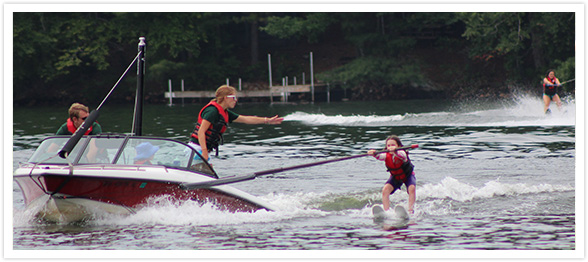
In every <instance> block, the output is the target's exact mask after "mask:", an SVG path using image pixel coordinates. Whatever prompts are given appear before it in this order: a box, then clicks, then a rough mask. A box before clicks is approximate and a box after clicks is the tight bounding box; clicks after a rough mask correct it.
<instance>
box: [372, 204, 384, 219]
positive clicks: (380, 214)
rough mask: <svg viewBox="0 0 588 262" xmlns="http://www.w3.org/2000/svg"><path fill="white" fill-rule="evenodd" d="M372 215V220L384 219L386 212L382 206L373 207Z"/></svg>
mask: <svg viewBox="0 0 588 262" xmlns="http://www.w3.org/2000/svg"><path fill="white" fill-rule="evenodd" d="M372 213H373V214H374V219H384V218H386V211H385V210H384V207H382V205H374V206H373V207H372Z"/></svg>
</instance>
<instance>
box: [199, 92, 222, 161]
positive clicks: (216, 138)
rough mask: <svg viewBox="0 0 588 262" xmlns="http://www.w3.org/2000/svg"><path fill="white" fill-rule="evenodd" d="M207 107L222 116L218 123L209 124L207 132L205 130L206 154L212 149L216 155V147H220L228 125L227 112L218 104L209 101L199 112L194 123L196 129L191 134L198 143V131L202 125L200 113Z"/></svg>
mask: <svg viewBox="0 0 588 262" xmlns="http://www.w3.org/2000/svg"><path fill="white" fill-rule="evenodd" d="M209 106H214V107H216V109H217V110H218V113H219V114H220V115H221V116H222V117H221V119H220V121H219V122H218V123H211V125H210V127H209V128H208V130H206V133H205V134H206V148H207V149H208V152H210V151H212V149H216V152H217V154H218V146H219V144H221V145H222V143H223V133H224V132H225V131H226V130H227V126H228V125H229V112H227V110H225V109H224V108H223V107H222V106H221V105H220V104H219V103H217V102H215V101H211V102H210V103H208V104H207V105H206V106H204V107H203V108H202V110H200V113H198V123H196V127H195V128H194V131H193V132H192V137H193V138H196V141H198V130H199V129H200V126H201V125H202V119H203V118H202V112H204V109H206V108H207V107H209Z"/></svg>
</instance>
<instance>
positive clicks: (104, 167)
mask: <svg viewBox="0 0 588 262" xmlns="http://www.w3.org/2000/svg"><path fill="white" fill-rule="evenodd" d="M139 40H140V42H139V52H138V54H137V56H136V57H135V59H134V60H133V62H132V63H131V65H129V67H128V68H127V71H125V73H124V74H123V76H121V79H122V77H124V75H125V74H126V73H127V72H128V71H129V69H130V68H131V66H132V65H133V64H134V63H135V62H137V67H138V70H137V71H138V80H137V82H138V85H137V87H138V88H137V98H136V100H135V116H134V120H133V130H131V133H129V134H101V135H95V136H84V133H85V131H86V130H87V129H88V127H89V126H91V125H92V123H93V122H94V121H95V120H96V119H97V118H98V116H99V113H98V112H99V110H100V108H101V107H102V105H103V104H104V102H105V101H106V100H107V99H108V97H109V95H110V94H111V93H112V92H113V91H114V89H115V88H116V86H117V85H118V83H119V82H120V79H119V81H118V82H117V83H116V84H115V86H114V87H113V88H112V90H111V91H110V93H109V94H108V95H107V96H106V98H105V99H104V101H102V103H101V104H100V106H98V107H97V109H96V110H94V111H92V112H91V113H90V115H89V116H88V118H87V119H86V120H85V121H84V123H83V124H82V125H81V126H80V127H79V128H78V129H77V130H76V132H75V133H74V134H73V135H72V136H71V137H70V136H55V137H48V138H46V139H44V140H43V141H42V142H41V144H40V145H39V147H38V148H37V149H36V150H35V152H34V153H33V155H32V156H31V158H30V159H29V160H28V161H26V162H24V163H19V167H18V168H17V169H16V170H15V171H14V179H15V181H16V183H17V184H18V185H19V187H20V188H21V190H22V193H23V195H24V200H25V204H26V206H27V209H29V210H31V211H32V212H34V213H35V215H36V216H37V217H39V218H40V219H43V220H46V221H49V222H58V223H70V222H77V221H84V220H91V219H94V218H97V217H100V216H104V215H107V214H115V215H128V214H133V213H135V212H136V211H137V209H140V208H142V207H145V206H148V205H150V204H152V203H153V201H155V200H156V199H160V198H167V199H169V200H170V201H197V202H199V203H202V204H205V203H209V204H213V205H214V206H216V207H218V208H219V209H221V210H227V211H230V212H255V211H257V210H263V209H265V210H269V211H273V210H275V207H273V206H272V205H271V204H270V203H267V202H266V201H263V200H261V199H259V198H257V197H255V196H253V195H251V194H248V193H246V192H243V191H241V190H238V189H236V188H234V187H231V186H229V185H226V184H229V183H233V182H239V181H243V180H248V179H253V178H254V177H255V175H253V176H244V177H243V176H241V177H233V178H231V177H229V178H222V179H219V176H218V174H217V173H216V172H215V171H214V169H213V168H212V166H211V165H210V164H209V163H208V162H207V161H205V160H202V156H201V155H200V154H199V153H198V151H196V150H194V149H193V148H192V147H191V146H190V145H188V144H186V143H183V142H181V141H177V140H174V139H168V138H159V137H147V136H142V135H141V134H142V131H141V118H142V100H143V95H142V94H143V92H142V90H143V75H142V74H143V72H144V70H145V69H144V65H143V62H144V49H145V48H144V47H145V39H144V38H140V39H139ZM235 178H236V179H235Z"/></svg>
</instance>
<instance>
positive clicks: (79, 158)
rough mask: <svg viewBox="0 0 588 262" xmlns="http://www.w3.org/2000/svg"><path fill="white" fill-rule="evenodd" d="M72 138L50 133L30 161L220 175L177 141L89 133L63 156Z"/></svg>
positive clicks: (189, 148) (193, 150)
mask: <svg viewBox="0 0 588 262" xmlns="http://www.w3.org/2000/svg"><path fill="white" fill-rule="evenodd" d="M69 138H70V136H51V137H47V138H45V139H43V141H41V144H40V145H39V147H38V148H37V149H36V150H35V152H34V153H33V155H32V156H31V157H30V159H29V160H28V161H27V163H30V164H36V165H40V164H44V165H47V164H50V165H69V164H71V165H74V166H79V165H96V164H100V165H124V166H164V167H166V168H176V169H183V170H189V171H192V172H198V173H203V174H204V175H207V176H210V177H213V178H218V175H217V174H216V172H215V171H214V169H213V168H212V166H211V165H210V163H208V162H207V161H206V160H203V159H202V155H201V154H200V153H199V152H198V151H196V150H195V149H194V148H192V147H191V146H189V145H188V144H187V143H183V142H181V141H178V140H174V139H170V138H162V137H148V136H133V135H124V134H99V135H89V136H84V137H82V139H80V141H79V142H78V143H77V144H76V146H75V147H74V148H73V150H72V151H71V153H70V154H69V155H68V156H67V157H66V158H65V159H63V158H61V157H59V155H58V154H57V153H58V152H59V150H60V149H61V148H62V147H63V145H65V143H67V141H68V140H69Z"/></svg>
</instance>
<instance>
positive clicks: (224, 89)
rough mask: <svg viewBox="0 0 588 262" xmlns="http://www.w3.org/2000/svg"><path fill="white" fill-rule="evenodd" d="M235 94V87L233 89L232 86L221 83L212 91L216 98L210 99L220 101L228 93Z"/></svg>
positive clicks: (228, 94)
mask: <svg viewBox="0 0 588 262" xmlns="http://www.w3.org/2000/svg"><path fill="white" fill-rule="evenodd" d="M236 94H237V89H235V88H234V87H232V86H228V85H222V86H220V87H219V88H218V89H216V92H215V93H214V96H215V97H216V98H214V99H212V101H215V102H217V103H222V102H223V101H224V100H225V97H227V96H230V95H236Z"/></svg>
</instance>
